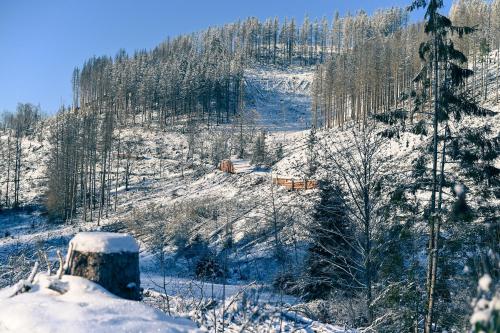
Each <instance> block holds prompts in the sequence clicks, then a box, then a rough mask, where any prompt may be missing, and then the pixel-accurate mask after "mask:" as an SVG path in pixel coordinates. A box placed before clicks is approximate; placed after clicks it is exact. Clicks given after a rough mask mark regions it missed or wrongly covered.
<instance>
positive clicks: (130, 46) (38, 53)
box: [0, 0, 452, 113]
mask: <svg viewBox="0 0 500 333" xmlns="http://www.w3.org/2000/svg"><path fill="white" fill-rule="evenodd" d="M451 1H452V0H445V3H446V9H445V10H446V11H448V8H449V7H450V4H451ZM409 2H410V1H409V0H407V1H402V0H377V1H374V0H355V1H353V0H175V1H172V0H135V1H134V0H115V1H110V0H108V1H106V0H84V1H76V0H1V1H0V45H1V47H0V112H1V111H4V110H9V111H13V110H15V107H16V105H17V103H18V102H32V103H35V104H38V103H40V105H41V107H42V110H44V111H45V112H46V113H53V112H54V111H55V110H56V109H57V108H58V107H59V106H60V105H61V103H65V104H69V103H70V102H71V85H70V78H71V72H72V70H73V68H74V67H75V66H80V65H81V64H82V63H83V62H84V61H85V59H87V58H89V57H92V56H93V55H97V56H99V55H115V54H116V52H117V51H118V50H119V49H120V48H124V49H126V50H127V51H128V52H133V50H135V49H150V48H153V47H154V46H155V45H157V44H158V43H160V42H161V41H162V40H164V39H166V37H167V36H175V35H178V34H182V33H187V32H193V31H199V30H202V29H204V28H206V27H208V26H210V25H220V24H223V23H229V22H233V21H236V20H238V19H240V18H246V17H248V16H256V17H259V18H267V17H274V16H278V17H280V18H283V17H296V18H297V19H298V20H301V19H302V18H303V17H304V15H305V14H308V15H309V16H310V17H312V18H314V17H322V16H326V17H328V18H331V17H332V16H333V13H334V12H335V11H336V10H338V11H340V13H347V12H349V11H350V12H353V13H354V12H356V11H357V10H359V9H365V10H366V11H367V12H372V11H374V10H375V9H377V8H386V7H392V6H406V5H408V3H409Z"/></svg>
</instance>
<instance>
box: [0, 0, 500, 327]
mask: <svg viewBox="0 0 500 333" xmlns="http://www.w3.org/2000/svg"><path fill="white" fill-rule="evenodd" d="M442 7H443V2H442V1H441V0H429V1H424V0H415V1H412V2H411V3H410V4H409V7H408V8H391V9H388V10H379V11H377V12H375V13H373V14H372V15H368V14H367V13H366V12H364V11H359V12H358V13H356V14H354V15H350V14H348V15H346V16H340V15H339V14H338V13H337V14H335V15H334V16H333V17H332V18H330V19H329V18H326V17H324V18H321V19H311V18H309V17H305V18H303V19H302V20H301V23H300V24H299V23H297V19H294V18H291V19H290V18H287V19H283V20H280V19H278V18H270V19H267V20H264V21H260V20H258V19H256V18H248V19H245V20H242V21H239V22H236V23H231V24H226V25H224V26H220V27H210V28H208V29H206V30H204V31H201V32H197V33H193V34H189V35H181V36H178V37H175V38H168V39H167V40H165V41H164V42H163V43H161V44H160V45H158V46H157V47H155V48H154V49H152V50H138V51H136V52H134V54H131V55H129V54H127V53H126V52H125V51H123V50H120V51H118V53H117V54H116V55H115V56H114V57H110V56H101V57H93V58H91V59H88V60H87V61H85V63H84V64H82V65H81V66H78V67H75V69H74V71H73V73H72V75H71V85H72V88H73V101H72V104H71V105H67V106H61V109H60V110H59V112H58V113H57V114H56V115H54V116H52V117H43V116H42V115H41V110H40V108H39V107H37V106H35V105H32V104H29V103H27V104H19V106H18V109H17V110H16V112H15V113H12V114H5V115H4V116H3V117H2V118H1V129H0V157H1V160H0V168H1V169H2V172H0V212H1V211H11V210H12V211H13V210H16V209H22V208H23V207H26V206H29V205H30V204H33V203H32V202H23V201H22V198H23V193H22V191H27V192H29V191H30V190H32V189H34V188H36V187H37V186H35V183H36V182H37V181H40V183H41V184H42V186H40V187H41V188H43V193H41V195H40V196H39V197H37V200H39V201H38V202H37V203H40V202H41V204H42V205H43V210H44V214H46V216H47V220H48V224H49V225H50V226H51V228H66V227H68V228H81V227H83V226H85V227H87V226H91V227H92V228H98V230H107V229H106V228H110V230H115V229H113V228H117V230H120V231H124V232H129V233H131V234H133V235H134V236H136V237H137V238H138V239H139V240H140V241H141V246H143V247H144V249H145V251H146V252H147V255H150V256H151V257H154V260H155V266H156V268H157V269H161V274H163V290H162V293H160V295H156V294H154V293H153V294H154V295H156V296H155V297H156V298H155V297H152V296H151V297H152V298H153V299H154V301H155V302H159V304H161V306H159V307H160V309H161V310H163V311H164V312H167V313H169V314H170V312H171V311H172V312H173V313H177V314H178V315H189V316H191V317H190V318H191V319H192V320H194V321H196V322H197V323H198V324H199V326H206V327H209V329H211V330H212V331H216V332H219V331H221V332H224V331H225V328H226V327H227V328H229V327H233V326H231V325H234V327H233V328H234V329H235V331H236V329H240V330H241V331H244V330H245V329H250V328H251V329H253V330H254V331H255V332H258V331H259V330H262V327H264V325H267V323H268V322H269V321H270V320H271V319H269V318H279V322H280V323H279V325H280V326H279V331H280V332H281V331H286V329H283V330H282V321H283V320H284V321H287V323H288V324H287V325H291V326H290V327H292V326H293V325H296V326H293V327H294V328H297V327H300V329H304V330H306V329H307V327H309V326H310V327H313V326H312V325H313V323H319V324H321V325H323V326H321V327H322V328H321V329H323V330H321V329H318V330H317V331H318V332H330V331H333V330H329V328H328V327H330V326H327V325H337V326H336V327H341V326H342V327H343V330H342V332H346V333H347V332H425V333H431V332H465V331H472V332H475V333H479V332H487V333H490V332H499V329H500V314H499V311H498V304H499V302H500V295H499V292H500V291H499V290H500V289H499V286H500V220H499V216H500V178H499V177H500V164H499V161H500V157H499V156H500V132H499V131H500V120H499V118H498V112H499V106H500V96H499V92H500V0H494V1H485V0H456V1H455V2H454V4H453V6H452V8H451V11H450V13H449V14H448V13H442V12H441V10H442ZM417 9H424V11H425V16H424V17H423V18H422V20H421V21H418V22H411V21H410V20H409V15H410V12H411V11H414V10H417ZM297 68H300V69H301V70H304V71H307V73H309V74H310V75H311V77H312V84H311V88H310V96H308V98H309V101H310V107H309V108H308V110H307V111H308V112H310V113H311V123H310V124H309V125H310V126H309V127H310V128H309V129H308V130H305V131H287V130H286V129H284V128H283V129H282V130H281V131H279V130H276V131H273V130H269V128H266V127H265V126H260V127H259V126H258V122H257V120H258V118H259V115H260V113H259V112H262V110H259V109H258V108H257V107H255V105H262V104H256V103H255V100H256V99H258V98H260V99H261V101H264V102H265V101H267V100H265V97H266V96H264V93H263V92H262V91H260V90H258V89H254V88H252V89H250V83H249V82H250V79H249V73H251V74H252V75H257V74H255V73H258V72H257V71H256V69H258V70H259V71H268V72H270V73H280V74H282V75H283V76H285V77H290V80H294V79H296V78H295V76H296V75H297V74H296V72H294V70H295V69H297ZM304 76H306V75H304ZM266 93H267V94H272V93H273V92H272V91H271V92H266ZM274 97H275V100H276V101H279V109H277V108H278V104H272V103H270V102H269V103H270V105H269V109H270V112H273V113H276V114H277V115H278V118H280V117H281V116H283V119H285V112H286V108H287V105H285V103H284V101H283V99H282V97H281V95H279V94H278V93H276V96H274ZM264 102H262V103H264ZM298 105H299V104H298ZM295 106H296V105H295ZM289 108H290V109H292V106H291V105H290V106H289ZM267 111H268V110H266V112H267ZM280 112H283V115H282V114H281V113H280ZM283 122H285V121H284V120H283ZM33 147H36V149H37V150H38V149H40V150H41V151H44V152H46V153H44V154H43V156H42V154H41V153H37V150H35V148H33ZM44 149H46V150H44ZM26 151H28V152H29V153H30V154H33V155H34V156H35V155H36V154H38V155H36V156H37V158H39V159H40V161H38V160H36V161H34V160H33V159H32V158H30V156H27V154H28V153H26ZM42 160H44V162H43V163H42ZM28 161H29V162H28ZM223 161H224V162H225V163H231V164H230V165H231V166H232V167H233V168H234V169H233V170H231V169H230V168H229V169H228V170H220V169H222V167H221V166H222V164H221V162H223ZM37 163H39V164H40V165H41V164H44V167H43V168H41V167H39V166H36V164H37ZM156 163H157V164H156ZM233 164H234V165H233ZM247 164H248V165H247ZM228 165H229V164H228ZM241 165H244V168H246V169H245V171H244V172H236V171H235V169H236V168H243V167H242V166H241ZM33 169H36V170H38V172H37V173H33V172H31V171H32V170H33ZM40 170H41V171H40ZM225 171H229V172H225ZM23 172H25V173H28V172H31V173H30V175H33V174H34V175H36V177H37V178H36V179H32V178H30V179H29V183H28V185H26V186H24V187H23V186H21V185H20V184H21V183H22V182H23V181H24V178H25V175H24V174H23ZM283 174H285V175H286V177H288V178H286V180H290V179H291V181H292V184H293V182H294V179H295V180H300V181H303V182H304V183H305V184H306V185H305V187H306V188H305V189H304V191H296V188H294V187H293V186H294V185H292V188H291V189H286V188H280V186H279V184H278V178H277V177H279V176H282V175H283ZM291 175H293V176H291ZM283 177H285V176H283ZM283 179H285V178H283ZM308 180H309V181H311V184H314V186H313V188H311V189H309V190H308V189H307V184H308ZM154 184H159V185H158V187H154ZM213 184H216V185H215V186H220V187H214V188H215V190H214V188H211V187H210V186H212V185H213ZM209 189H210V190H209ZM167 190H168V191H167ZM141 191H143V192H141ZM155 191H156V192H157V193H159V194H158V195H159V197H160V198H161V200H160V201H155V202H147V203H146V204H144V205H143V206H134V204H136V203H138V202H139V203H140V202H141V200H144V201H147V198H148V195H150V193H149V192H155ZM162 191H164V192H162ZM167 194H168V195H167ZM141 204H142V203H141ZM138 207H139V208H138ZM109 221H111V222H112V223H111V222H110V223H108V222H109ZM57 230H58V229H57ZM5 238H8V235H7V234H6V236H5ZM245 251H246V252H245ZM243 253H244V254H243ZM249 257H250V259H249ZM0 259H1V256H0ZM10 259H12V257H9V260H10ZM148 260H152V259H151V258H149V257H148ZM22 261H24V262H30V261H29V260H27V259H25V258H24V257H23V260H22ZM47 261H48V260H47ZM9 265H11V266H9V267H17V266H19V265H18V264H15V263H14V264H11V261H9ZM47 266H49V263H47ZM48 269H49V271H50V267H49V268H48ZM169 269H170V270H171V272H174V271H175V273H178V272H180V271H182V273H183V274H185V276H189V277H190V278H193V279H198V280H200V281H203V282H207V283H211V286H212V299H210V300H209V301H207V302H206V303H203V304H201V303H202V302H201V301H200V303H199V304H198V305H197V306H198V307H196V306H195V305H193V304H194V303H196V302H192V304H191V303H190V304H189V305H187V301H184V300H183V299H182V297H179V296H175V297H173V298H172V300H173V302H174V303H175V302H177V303H175V304H183V305H182V306H183V307H182V311H181V310H179V309H180V308H181V306H180V305H179V306H178V307H177V308H176V307H175V306H172V307H171V305H170V303H168V302H170V298H169V295H168V294H167V288H166V286H165V279H166V276H167V274H168V272H169ZM11 270H12V271H13V270H14V268H12V269H11ZM256 271H259V272H258V274H261V275H258V274H257V273H255V272H256ZM262 271H263V272H264V275H266V276H265V277H262ZM172 274H173V273H172ZM12 275H13V274H12V273H11V272H9V270H5V271H2V270H0V277H2V279H3V277H4V276H5V277H7V276H8V277H9V279H11V280H12ZM259 278H260V279H261V280H259ZM2 279H0V281H3V280H2ZM5 279H7V278H5ZM241 281H245V282H247V283H249V284H252V283H254V282H255V281H258V282H261V283H263V284H265V285H266V288H267V289H266V292H271V293H275V294H276V295H279V297H280V301H279V303H277V304H278V305H276V306H274V305H273V306H274V307H273V308H272V310H269V308H268V307H266V306H269V304H267V305H262V304H260V303H259V299H258V296H256V299H254V300H248V299H246V296H244V297H245V298H244V299H243V300H238V302H240V303H238V304H239V305H238V306H234V308H235V309H233V308H231V309H229V307H226V303H225V302H226V299H225V298H224V299H223V300H222V301H220V300H219V301H216V300H214V297H213V293H214V291H213V288H214V284H218V285H223V286H224V288H225V286H226V285H227V284H230V283H235V284H237V283H240V282H241ZM11 282H12V281H11ZM0 286H2V285H1V284H0ZM201 289H202V288H201ZM224 291H225V289H224ZM148 295H149V294H148ZM224 295H225V294H224ZM245 295H246V294H245ZM285 296H286V297H293V299H294V300H295V303H294V304H293V305H290V306H289V307H285V306H284V301H283V297H285ZM148 297H150V296H148ZM224 297H225V296H224ZM242 297H243V296H242ZM146 298H147V297H146ZM183 302H184V303H183ZM234 302H236V301H234ZM252 302H254V303H252ZM167 303H168V305H166V304H167ZM200 304H201V305H200ZM242 304H243V305H242ZM236 308H237V309H236ZM175 309H177V310H175ZM175 311H178V312H175ZM228 311H229V312H228ZM230 311H234V313H237V314H238V315H236V314H234V313H233V314H231V312H230ZM242 313H243V314H242ZM271 313H272V314H271ZM291 313H293V314H294V315H295V319H291V318H293V315H292V314H291ZM297 316H302V317H301V318H306V319H303V320H298V319H297V318H298V317H297ZM242 318H243V319H242ZM248 318H250V319H248ZM251 318H253V319H251ZM307 318H311V321H310V322H309V321H308V319H307ZM247 319H248V320H247ZM319 324H318V325H319ZM252 325H254V326H252ZM259 325H260V326H259ZM308 325H309V326H308ZM314 325H316V324H314ZM0 328H1V326H0ZM339 330H340V328H339ZM351 330H352V331H351ZM250 331H251V330H250ZM335 332H337V331H335ZM338 332H340V331H338Z"/></svg>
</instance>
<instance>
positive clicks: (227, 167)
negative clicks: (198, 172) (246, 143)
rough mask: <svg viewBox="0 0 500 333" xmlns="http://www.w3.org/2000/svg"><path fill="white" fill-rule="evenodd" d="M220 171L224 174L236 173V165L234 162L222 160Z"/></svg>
mask: <svg viewBox="0 0 500 333" xmlns="http://www.w3.org/2000/svg"><path fill="white" fill-rule="evenodd" d="M219 169H220V170H221V171H223V172H227V173H236V172H235V171H234V164H233V162H231V161H230V160H222V161H221V162H220V166H219Z"/></svg>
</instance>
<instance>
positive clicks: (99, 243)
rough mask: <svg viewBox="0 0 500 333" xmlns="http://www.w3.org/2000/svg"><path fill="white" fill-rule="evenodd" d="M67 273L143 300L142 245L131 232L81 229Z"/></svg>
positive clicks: (72, 243) (71, 247) (71, 248)
mask: <svg viewBox="0 0 500 333" xmlns="http://www.w3.org/2000/svg"><path fill="white" fill-rule="evenodd" d="M65 265H66V274H69V275H75V276H80V277H83V278H86V279H88V280H90V281H94V282H95V283H97V284H99V285H101V286H103V287H104V288H105V289H107V290H108V291H110V292H111V293H113V294H115V295H117V296H120V297H122V298H126V299H130V300H140V298H141V294H140V272H139V246H138V245H137V242H136V241H135V239H134V238H133V237H132V236H130V235H127V234H119V233H112V232H80V233H78V234H76V236H75V237H73V239H72V240H71V241H70V243H69V249H68V254H67V256H66V264H65Z"/></svg>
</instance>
